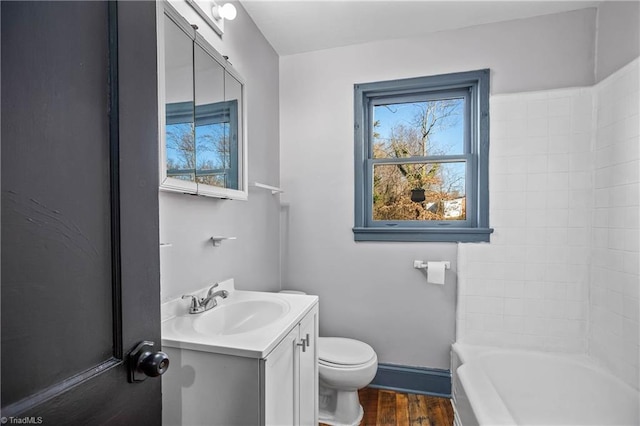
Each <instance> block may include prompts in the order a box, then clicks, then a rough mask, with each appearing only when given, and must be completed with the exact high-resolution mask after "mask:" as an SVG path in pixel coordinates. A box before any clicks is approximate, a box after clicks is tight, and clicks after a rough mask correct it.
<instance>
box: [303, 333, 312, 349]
mask: <svg viewBox="0 0 640 426" xmlns="http://www.w3.org/2000/svg"><path fill="white" fill-rule="evenodd" d="M304 341H305V343H306V344H307V347H309V345H310V344H311V339H310V338H309V333H307V338H306V339H304Z"/></svg>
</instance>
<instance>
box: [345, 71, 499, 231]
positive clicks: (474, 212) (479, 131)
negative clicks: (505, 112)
mask: <svg viewBox="0 0 640 426" xmlns="http://www.w3.org/2000/svg"><path fill="white" fill-rule="evenodd" d="M489 74H490V72H489V70H488V69H483V70H477V71H467V72H460V73H454V74H442V75H435V76H429V77H417V78H408V79H402V80H390V81H381V82H375V83H365V84H356V85H354V112H355V115H354V117H355V123H354V137H355V144H354V147H355V152H354V158H355V168H354V169H355V209H354V211H355V220H354V227H353V233H354V239H355V241H433V242H488V241H489V239H490V235H491V233H492V232H493V229H491V228H490V227H489ZM460 90H466V91H468V92H469V93H470V102H469V104H470V111H469V117H470V126H469V128H470V132H469V133H470V134H469V138H468V139H469V144H470V146H469V152H466V153H465V154H464V155H460V156H457V157H460V158H462V157H465V159H466V160H467V164H468V166H467V176H468V179H469V181H468V183H469V184H468V188H470V190H469V191H467V192H468V193H467V216H468V217H467V220H466V221H460V222H458V221H451V222H445V221H443V222H434V223H429V224H426V225H425V224H424V222H421V221H397V222H389V221H373V219H372V215H371V205H372V195H371V194H372V185H373V183H372V182H373V178H372V170H373V164H374V163H379V162H380V161H379V160H375V161H374V160H373V159H372V154H371V152H372V146H371V136H370V135H371V133H372V131H371V129H370V124H371V120H370V114H371V110H372V108H371V105H372V104H375V103H376V102H380V99H381V98H392V97H398V96H400V97H408V96H411V95H416V96H429V95H430V94H434V93H436V94H437V93H438V92H443V91H446V92H453V91H460ZM454 157H455V156H454ZM413 160H415V158H412V159H411V160H409V161H413ZM432 160H433V159H432ZM469 206H471V207H472V208H469Z"/></svg>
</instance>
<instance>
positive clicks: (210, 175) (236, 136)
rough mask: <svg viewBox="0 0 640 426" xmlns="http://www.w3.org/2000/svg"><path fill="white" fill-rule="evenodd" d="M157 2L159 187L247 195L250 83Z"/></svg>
mask: <svg viewBox="0 0 640 426" xmlns="http://www.w3.org/2000/svg"><path fill="white" fill-rule="evenodd" d="M158 4H159V6H158V7H159V11H158V93H159V101H158V105H159V107H158V109H159V114H158V116H159V120H158V121H159V126H160V132H159V133H160V137H159V140H160V189H162V190H166V191H174V192H182V193H187V194H196V195H204V196H209V197H217V198H230V199H238V200H246V199H247V192H248V191H247V189H248V188H247V186H248V185H247V166H246V165H247V148H246V136H245V135H246V119H245V114H244V104H245V102H244V99H245V88H244V82H243V80H242V78H241V77H240V75H239V74H238V73H237V71H236V70H234V69H233V67H232V66H231V64H230V63H229V62H228V61H227V60H226V58H225V57H223V56H222V55H221V54H220V53H218V52H217V51H216V50H215V49H214V48H213V47H211V45H210V44H209V43H208V42H207V41H206V40H205V39H204V37H202V36H201V35H200V34H199V33H198V32H197V27H196V26H192V25H191V24H189V23H188V22H187V21H186V20H185V19H184V18H183V17H182V16H181V15H180V14H179V13H178V12H177V11H176V10H175V9H174V8H173V7H172V6H171V5H170V4H168V3H167V2H158Z"/></svg>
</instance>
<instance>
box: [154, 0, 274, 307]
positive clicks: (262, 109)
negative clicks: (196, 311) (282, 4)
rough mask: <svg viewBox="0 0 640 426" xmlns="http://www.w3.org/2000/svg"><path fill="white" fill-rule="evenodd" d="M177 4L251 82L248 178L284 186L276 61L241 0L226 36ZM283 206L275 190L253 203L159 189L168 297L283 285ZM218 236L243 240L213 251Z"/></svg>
mask: <svg viewBox="0 0 640 426" xmlns="http://www.w3.org/2000/svg"><path fill="white" fill-rule="evenodd" d="M172 4H173V6H174V7H175V8H176V9H177V10H178V11H179V12H180V13H181V14H182V15H183V16H185V17H186V18H187V20H188V21H189V22H191V23H195V24H197V25H198V27H199V30H198V31H199V32H200V33H201V34H202V35H203V36H204V37H205V38H206V39H207V40H208V41H209V43H211V44H212V46H213V47H214V48H215V49H216V50H218V52H220V53H221V54H222V55H227V56H229V61H230V62H231V63H232V64H233V66H234V67H235V68H236V69H237V70H238V72H239V73H240V75H242V76H243V78H244V79H245V80H246V90H247V117H248V120H249V121H248V123H249V124H248V126H249V128H248V144H249V181H250V182H254V181H258V182H263V183H268V184H270V185H278V183H279V165H280V161H279V141H278V133H279V118H278V114H279V108H278V56H277V54H276V53H275V51H274V50H273V48H272V47H271V46H270V45H269V43H268V42H267V41H266V40H265V38H264V36H263V35H262V34H261V33H260V31H259V30H258V29H257V27H256V26H255V24H254V23H253V21H252V20H251V19H250V18H249V16H248V15H247V13H246V12H245V10H244V9H243V7H242V5H241V4H239V3H237V2H236V3H235V6H236V8H237V9H238V16H237V18H236V19H235V20H234V21H227V22H225V33H224V35H223V36H222V38H220V37H219V36H217V35H216V34H215V33H214V32H213V30H212V29H210V28H209V27H208V26H207V25H206V24H205V23H204V22H203V21H202V20H201V19H200V18H199V17H198V16H197V15H196V14H195V12H194V11H193V10H192V9H191V7H189V5H188V4H187V3H186V2H184V1H176V2H173V3H172ZM279 215H280V205H279V200H278V198H277V196H276V197H274V196H272V195H271V192H268V191H264V190H258V189H255V188H250V189H249V201H246V202H245V201H231V200H217V199H213V198H205V197H195V196H191V195H184V194H174V193H167V192H162V191H161V192H160V241H161V242H163V243H170V244H172V247H167V248H162V249H160V260H161V282H162V299H163V300H168V299H171V298H175V297H177V296H180V295H182V294H184V293H188V292H190V291H193V290H195V289H199V288H202V287H204V286H205V285H207V284H208V283H211V282H215V281H220V280H223V279H226V278H230V277H233V278H235V282H236V286H237V287H239V288H241V289H252V290H277V289H279V288H280V255H279V238H280V231H279V227H280V220H279V217H280V216H279ZM212 235H225V236H234V237H237V240H233V241H227V242H223V243H222V245H221V246H220V247H213V245H212V244H211V242H210V241H209V240H208V239H209V238H210V237H211V236H212Z"/></svg>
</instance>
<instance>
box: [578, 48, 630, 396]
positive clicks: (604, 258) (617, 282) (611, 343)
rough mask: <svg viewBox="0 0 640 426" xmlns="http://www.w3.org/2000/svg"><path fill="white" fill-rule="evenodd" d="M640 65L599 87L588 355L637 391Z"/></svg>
mask: <svg viewBox="0 0 640 426" xmlns="http://www.w3.org/2000/svg"><path fill="white" fill-rule="evenodd" d="M639 87H640V69H639V67H638V60H636V61H634V62H632V63H631V64H629V65H627V66H626V67H624V68H623V69H621V70H620V71H618V72H616V73H615V74H613V75H612V76H610V77H609V78H607V79H605V80H603V81H602V82H600V83H599V84H597V85H596V86H595V87H594V100H595V104H596V106H597V120H596V125H595V130H596V138H595V146H594V198H593V210H592V221H593V232H592V238H591V280H590V298H589V302H590V303H589V308H590V327H589V336H588V337H589V352H590V353H591V354H592V355H593V356H594V357H596V358H597V359H599V360H600V361H602V362H603V363H604V364H605V365H606V366H607V367H609V368H610V369H611V370H613V372H614V373H615V374H616V375H618V376H619V377H620V378H622V379H623V380H625V381H626V382H627V383H629V384H631V385H632V386H635V387H636V388H638V384H639V383H638V381H639V374H640V371H639V369H638V358H639V354H640V344H639V335H640V327H639V325H638V324H639V316H640V314H639V312H640V309H639V306H640V302H639V293H640V276H639V274H638V269H639V266H638V265H639V264H640V262H639V257H640V254H639V253H640V252H639V249H638V246H639V242H640V230H639V228H640V226H639V224H640V210H639V206H640V200H639V199H640V197H639V195H640V189H639V182H640V163H639V159H640V155H639V148H640V137H639V134H640V124H639V121H638V107H639V105H640V96H639V93H640V92H639Z"/></svg>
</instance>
